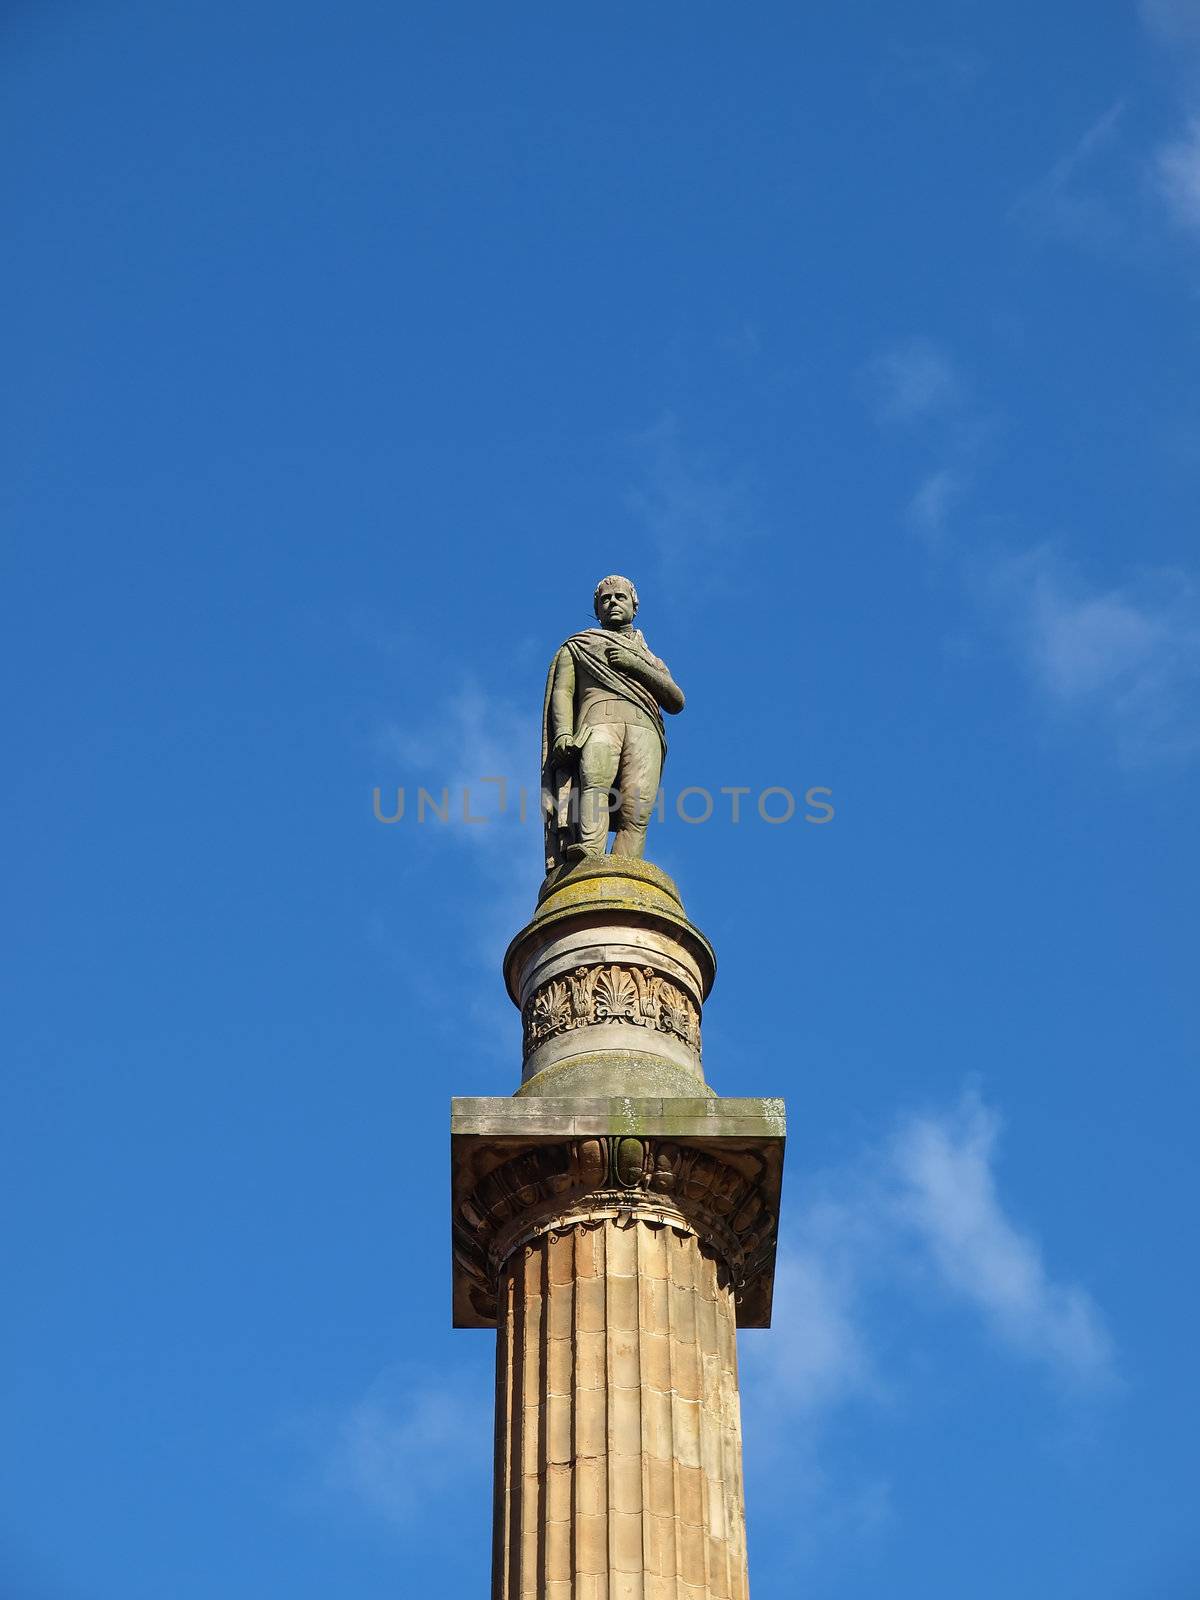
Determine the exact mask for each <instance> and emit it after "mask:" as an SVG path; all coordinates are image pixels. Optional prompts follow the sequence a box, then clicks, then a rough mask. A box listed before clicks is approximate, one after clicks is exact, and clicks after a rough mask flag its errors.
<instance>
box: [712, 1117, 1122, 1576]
mask: <svg viewBox="0 0 1200 1600" xmlns="http://www.w3.org/2000/svg"><path fill="white" fill-rule="evenodd" d="M999 1129H1000V1123H999V1118H998V1117H997V1115H996V1113H995V1111H994V1110H992V1109H990V1108H989V1107H988V1106H986V1105H985V1104H984V1103H983V1101H982V1099H981V1098H980V1096H979V1095H978V1093H976V1092H975V1091H973V1090H968V1091H966V1092H965V1093H964V1094H963V1096H962V1097H961V1098H960V1100H959V1101H958V1102H956V1103H955V1104H952V1105H950V1106H947V1107H944V1108H941V1109H939V1110H932V1111H925V1112H922V1113H920V1114H913V1113H905V1114H903V1115H899V1116H897V1117H896V1118H895V1119H894V1120H893V1123H892V1125H891V1127H890V1129H889V1130H888V1131H887V1132H886V1134H885V1135H884V1136H883V1137H882V1138H881V1139H880V1140H879V1141H878V1142H876V1143H874V1144H873V1145H871V1146H870V1147H869V1148H868V1149H866V1150H865V1151H864V1152H862V1153H861V1154H859V1155H858V1156H856V1157H854V1158H852V1159H850V1160H849V1161H847V1162H846V1163H845V1164H844V1165H842V1166H840V1167H837V1168H834V1169H831V1170H827V1171H825V1172H822V1173H817V1174H815V1175H813V1176H812V1177H811V1178H810V1179H809V1180H808V1182H807V1183H806V1186H805V1187H806V1189H807V1201H806V1202H803V1203H800V1204H797V1198H796V1196H795V1195H793V1196H792V1199H791V1201H790V1202H789V1213H788V1215H787V1216H786V1218H785V1222H784V1227H785V1237H784V1240H783V1242H782V1244H781V1248H780V1253H779V1260H778V1264H777V1269H776V1284H775V1312H774V1316H773V1318H772V1321H773V1327H772V1329H771V1331H770V1332H769V1333H765V1334H762V1335H752V1336H750V1337H749V1338H747V1339H745V1340H744V1341H743V1342H742V1343H741V1345H740V1347H739V1357H740V1362H741V1368H742V1404H743V1408H744V1411H745V1416H746V1427H747V1432H748V1436H749V1438H750V1439H751V1441H752V1444H753V1454H752V1456H751V1461H752V1462H757V1463H758V1464H759V1465H758V1467H757V1469H756V1470H758V1471H761V1472H763V1473H764V1476H765V1479H766V1480H767V1481H765V1482H764V1483H763V1484H762V1485H761V1486H758V1487H757V1488H756V1494H757V1495H758V1496H759V1498H769V1496H770V1493H771V1482H772V1480H773V1479H776V1478H777V1477H778V1470H777V1469H778V1464H779V1462H780V1460H781V1458H782V1454H783V1452H785V1451H786V1459H787V1476H786V1482H787V1494H788V1499H789V1503H790V1504H791V1505H792V1506H793V1508H794V1507H795V1505H796V1504H797V1502H802V1504H803V1516H802V1517H801V1518H800V1519H799V1520H800V1526H801V1529H802V1531H801V1532H798V1533H797V1534H796V1537H795V1540H794V1541H793V1545H792V1546H790V1547H789V1550H790V1554H791V1555H792V1556H793V1557H794V1558H797V1559H809V1558H811V1557H812V1556H813V1554H814V1551H815V1549H816V1548H817V1547H818V1546H824V1545H828V1544H830V1543H837V1544H838V1545H839V1546H840V1545H842V1544H844V1543H845V1542H846V1541H847V1540H852V1541H855V1542H857V1541H861V1540H869V1539H871V1538H872V1537H873V1536H874V1535H875V1534H877V1533H878V1532H879V1531H880V1530H881V1529H884V1528H886V1527H887V1525H888V1524H889V1523H890V1522H891V1521H892V1520H894V1516H895V1510H894V1506H893V1499H894V1493H893V1485H892V1483H891V1482H890V1481H889V1480H888V1479H887V1478H880V1477H871V1478H863V1479H862V1480H861V1481H855V1479H854V1472H853V1469H851V1470H850V1471H849V1472H847V1470H846V1469H845V1468H844V1467H843V1468H841V1469H840V1471H839V1472H834V1473H833V1474H832V1475H831V1472H830V1468H829V1462H830V1460H834V1459H839V1458H838V1456H837V1454H836V1452H832V1453H831V1452H830V1451H828V1450H827V1449H826V1448H825V1445H826V1441H827V1439H828V1437H829V1435H830V1433H831V1431H832V1430H833V1428H834V1426H835V1424H836V1422H837V1421H838V1419H840V1418H843V1417H845V1416H847V1415H850V1414H853V1413H854V1412H856V1411H861V1410H862V1409H863V1408H864V1407H865V1408H870V1409H873V1410H876V1411H881V1412H883V1413H885V1414H886V1413H887V1412H889V1411H901V1410H903V1408H904V1407H905V1406H907V1405H912V1404H914V1403H916V1402H917V1401H918V1400H919V1396H917V1395H914V1393H913V1387H914V1385H915V1384H918V1383H920V1382H921V1381H922V1379H921V1376H920V1375H921V1374H922V1373H924V1372H927V1370H928V1368H927V1364H926V1363H925V1362H924V1361H923V1360H922V1358H921V1347H922V1346H924V1347H925V1348H928V1346H929V1345H930V1344H932V1343H933V1342H934V1341H936V1343H937V1346H938V1348H939V1349H940V1350H942V1351H943V1352H947V1353H948V1352H949V1350H950V1345H949V1341H950V1340H951V1339H952V1338H954V1337H957V1338H958V1339H960V1340H961V1339H963V1338H964V1337H966V1339H967V1342H968V1343H971V1342H974V1341H972V1340H971V1339H970V1336H969V1334H968V1333H967V1331H966V1330H967V1326H969V1324H968V1325H964V1324H963V1323H961V1322H960V1323H959V1331H958V1332H957V1334H955V1333H954V1332H953V1331H952V1327H953V1325H952V1324H948V1317H949V1316H950V1313H951V1312H952V1311H953V1310H954V1309H955V1308H958V1307H962V1306H965V1307H967V1308H968V1309H969V1310H970V1312H971V1313H973V1316H974V1320H975V1323H976V1325H977V1327H978V1329H979V1330H980V1331H981V1332H982V1333H983V1334H984V1335H985V1337H986V1343H985V1344H984V1347H983V1348H984V1352H985V1358H986V1354H987V1353H988V1352H990V1355H991V1357H992V1359H996V1358H1001V1359H1006V1358H1007V1359H1016V1360H1017V1361H1019V1362H1022V1363H1024V1364H1026V1365H1028V1366H1031V1367H1034V1368H1037V1369H1040V1370H1041V1372H1042V1374H1043V1375H1044V1377H1047V1378H1048V1379H1049V1380H1050V1384H1051V1389H1052V1392H1053V1393H1054V1394H1055V1396H1056V1397H1057V1398H1061V1399H1067V1398H1069V1399H1070V1400H1071V1401H1072V1402H1073V1412H1072V1415H1073V1419H1074V1420H1077V1419H1078V1418H1079V1417H1080V1416H1081V1415H1082V1413H1081V1411H1080V1409H1079V1407H1080V1402H1082V1401H1085V1400H1089V1399H1091V1400H1094V1399H1097V1398H1099V1397H1100V1396H1101V1395H1103V1394H1104V1393H1106V1392H1107V1391H1108V1390H1109V1389H1110V1388H1111V1387H1112V1384H1113V1381H1114V1376H1113V1375H1114V1365H1115V1363H1114V1357H1113V1348H1112V1342H1111V1339H1110V1337H1109V1335H1108V1333H1107V1330H1106V1328H1105V1323H1104V1318H1103V1315H1102V1313H1101V1312H1100V1310H1099V1308H1098V1307H1097V1305H1096V1303H1095V1302H1094V1300H1093V1299H1092V1298H1091V1297H1090V1296H1089V1294H1088V1293H1087V1291H1086V1290H1085V1289H1084V1288H1082V1287H1081V1286H1080V1285H1078V1284H1076V1283H1073V1282H1071V1281H1070V1280H1069V1279H1065V1278H1062V1277H1059V1276H1057V1275H1055V1274H1054V1273H1052V1272H1051V1271H1050V1270H1049V1268H1048V1267H1047V1266H1046V1263H1045V1260H1044V1257H1043V1253H1042V1249H1041V1246H1040V1245H1039V1243H1038V1241H1037V1239H1036V1238H1035V1236H1034V1234H1033V1233H1032V1231H1031V1230H1030V1229H1029V1228H1028V1227H1026V1226H1022V1225H1021V1224H1019V1223H1018V1222H1017V1220H1016V1219H1015V1217H1014V1215H1013V1213H1012V1210H1011V1207H1010V1202H1009V1201H1008V1200H1007V1199H1006V1198H1005V1196H1004V1195H1003V1194H1002V1192H1001V1187H1000V1183H999V1179H998V1175H997V1140H998V1136H999ZM897 1298H899V1299H900V1301H901V1302H902V1303H903V1306H904V1311H905V1315H904V1317H903V1319H898V1318H897V1317H896V1315H895V1306H896V1302H897ZM1061 1420H1062V1413H1061V1411H1060V1410H1059V1409H1058V1408H1057V1407H1056V1409H1055V1413H1054V1415H1053V1416H1052V1417H1048V1419H1047V1427H1048V1428H1051V1427H1055V1428H1056V1427H1058V1426H1060V1425H1061Z"/></svg>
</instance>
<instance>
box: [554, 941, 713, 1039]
mask: <svg viewBox="0 0 1200 1600" xmlns="http://www.w3.org/2000/svg"><path fill="white" fill-rule="evenodd" d="M598 1022H619V1023H628V1024H630V1025H632V1026H634V1027H642V1028H649V1029H652V1030H656V1031H658V1032H661V1033H671V1034H674V1035H675V1036H676V1037H677V1038H679V1039H682V1040H683V1041H684V1043H685V1044H687V1045H690V1046H691V1048H692V1049H694V1050H695V1051H697V1052H699V1050H700V1013H699V1011H698V1010H697V1008H696V1006H695V1003H694V1002H693V1001H692V999H691V998H690V996H688V995H686V994H685V993H684V992H683V990H682V989H680V988H679V987H678V985H677V984H674V983H672V982H671V981H670V979H669V978H664V977H662V976H660V974H658V973H657V972H655V971H654V969H653V967H626V966H622V965H621V964H619V963H617V962H612V963H608V964H604V965H599V966H593V967H586V966H579V967H576V968H575V970H574V971H573V972H570V973H568V974H567V975H566V977H565V978H551V979H550V980H549V981H548V982H546V983H544V984H543V985H542V986H541V988H540V989H538V990H537V991H536V992H535V993H534V994H533V995H532V996H531V998H530V999H529V1001H528V1002H527V1004H526V1006H525V1012H524V1023H525V1050H526V1053H528V1052H529V1051H531V1050H535V1049H536V1048H537V1047H538V1045H540V1044H542V1043H544V1041H545V1040H547V1039H552V1038H553V1037H554V1036H555V1035H556V1034H559V1033H565V1032H567V1031H568V1030H570V1029H572V1028H586V1027H589V1026H591V1025H592V1024H593V1023H598Z"/></svg>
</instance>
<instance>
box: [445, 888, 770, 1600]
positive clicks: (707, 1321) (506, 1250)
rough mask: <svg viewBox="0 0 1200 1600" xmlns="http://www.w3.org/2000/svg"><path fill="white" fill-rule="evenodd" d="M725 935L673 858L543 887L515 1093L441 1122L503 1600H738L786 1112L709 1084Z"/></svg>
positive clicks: (525, 943) (514, 959) (528, 943)
mask: <svg viewBox="0 0 1200 1600" xmlns="http://www.w3.org/2000/svg"><path fill="white" fill-rule="evenodd" d="M714 972H715V961H714V959H713V955H712V950H711V947H710V946H709V944H708V941H707V940H706V939H705V938H704V936H703V935H702V934H701V933H700V932H699V930H698V929H696V928H695V927H694V926H693V925H692V924H691V923H690V922H689V921H688V920H687V918H686V916H685V915H684V912H683V906H682V904H681V903H680V901H679V896H678V891H677V890H676V889H675V886H674V884H673V883H672V882H671V880H670V879H669V878H668V877H667V876H666V874H665V873H663V872H661V871H660V870H659V869H658V868H656V867H652V866H651V865H650V864H649V863H646V862H640V861H625V860H623V859H621V858H617V857H602V858H599V859H589V860H587V861H585V862H583V863H581V864H579V865H578V866H576V867H574V868H573V869H570V870H562V871H560V872H559V873H557V874H554V875H552V876H551V878H549V879H547V882H546V884H545V885H544V886H543V890H542V894H541V895H540V896H539V905H538V909H537V912H536V913H535V915H534V918H533V920H532V921H531V922H530V924H529V925H528V926H527V927H526V928H524V929H522V931H521V932H520V933H519V934H518V935H517V937H516V938H515V939H514V940H513V943H512V945H511V946H510V948H509V952H508V955H507V957H506V960H505V976H506V979H507V982H508V988H509V993H510V994H511V995H512V997H513V1000H514V1001H515V1002H516V1004H517V1005H518V1006H519V1007H520V1008H521V1012H522V1018H523V1023H524V1030H523V1031H524V1071H523V1075H522V1083H521V1087H520V1089H519V1090H518V1091H517V1093H516V1094H515V1095H514V1096H512V1097H511V1098H487V1099H459V1100H455V1101H454V1103H453V1111H452V1117H451V1151H452V1169H453V1182H452V1197H451V1208H452V1233H453V1244H454V1320H455V1324H456V1326H459V1327H494V1328H496V1330H497V1369H496V1477H495V1520H494V1557H493V1569H492V1573H493V1575H492V1596H493V1600H668V1597H670V1600H746V1597H747V1596H748V1594H749V1582H748V1577H747V1570H746V1523H745V1505H744V1493H743V1486H742V1440H741V1424H740V1416H739V1399H738V1378H737V1352H736V1330H737V1328H746V1327H751V1328H754V1327H766V1326H768V1325H769V1323H770V1317H771V1291H772V1285H773V1278H774V1262H775V1239H776V1231H777V1224H778V1211H779V1193H780V1183H781V1177H782V1163H783V1144H784V1118H783V1104H782V1102H781V1101H779V1100H773V1099H740V1098H736V1099H735V1098H723V1097H721V1096H718V1095H715V1094H714V1093H713V1091H712V1090H711V1089H710V1088H709V1087H708V1085H707V1083H706V1082H705V1077H704V1072H703V1069H702V1066H701V1043H700V1012H701V1007H702V1005H703V1002H704V1000H705V999H706V998H707V995H708V992H709V989H710V988H711V985H712V980H713V975H714Z"/></svg>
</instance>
